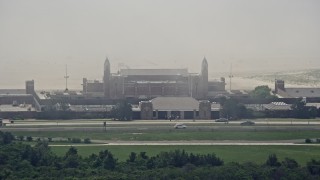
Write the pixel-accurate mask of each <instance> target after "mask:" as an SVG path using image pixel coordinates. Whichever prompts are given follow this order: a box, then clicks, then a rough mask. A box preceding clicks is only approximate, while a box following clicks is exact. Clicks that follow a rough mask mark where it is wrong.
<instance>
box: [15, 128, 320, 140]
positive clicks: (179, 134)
mask: <svg viewBox="0 0 320 180" xmlns="http://www.w3.org/2000/svg"><path fill="white" fill-rule="evenodd" d="M12 133H13V134H14V135H16V136H19V135H23V136H32V137H53V138H55V137H63V138H74V137H76V138H82V139H84V138H90V139H91V140H125V141H164V140H252V141H270V140H292V139H306V138H320V131H316V130H308V131H307V130H304V131H293V130H290V131H184V130H171V131H166V132H165V131H153V132H151V131H145V132H144V131H141V133H139V132H137V131H126V132H123V131H121V132H102V131H100V132H83V131H69V132H68V131H62V132H50V131H38V132H35V131H30V132H29V131H19V132H12Z"/></svg>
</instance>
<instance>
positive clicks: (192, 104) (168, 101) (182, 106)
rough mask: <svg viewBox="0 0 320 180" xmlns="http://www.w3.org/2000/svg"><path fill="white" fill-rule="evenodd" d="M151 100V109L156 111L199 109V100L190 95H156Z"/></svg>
mask: <svg viewBox="0 0 320 180" xmlns="http://www.w3.org/2000/svg"><path fill="white" fill-rule="evenodd" d="M151 102H152V105H153V109H154V110H158V111H193V110H199V101H197V100H196V99H194V98H191V97H157V98H155V99H152V100H151Z"/></svg>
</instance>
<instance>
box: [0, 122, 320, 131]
mask: <svg viewBox="0 0 320 180" xmlns="http://www.w3.org/2000/svg"><path fill="white" fill-rule="evenodd" d="M103 122H104V121H103V120H56V121H48V120H45V121H44V120H39V121H38V120H24V121H15V122H14V123H13V124H7V125H6V127H1V128H0V130H3V131H83V132H97V131H105V130H106V131H107V132H108V131H119V130H123V131H129V130H130V131H135V130H137V131H167V130H174V129H173V126H174V125H175V124H176V123H184V124H186V125H187V128H186V129H183V131H202V130H203V131H233V130H238V131H239V130H244V131H262V130H263V131H269V130H270V131H274V130H276V131H285V130H320V122H319V121H314V120H313V121H310V122H308V121H299V120H296V121H293V122H292V121H272V120H271V121H268V120H258V121H254V122H255V125H253V126H241V125H240V123H242V122H244V121H230V122H229V123H228V124H225V123H223V122H214V121H213V120H196V121H192V120H177V121H171V122H170V121H168V120H137V121H106V122H107V124H106V127H103Z"/></svg>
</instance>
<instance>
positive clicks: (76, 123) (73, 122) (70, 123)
mask: <svg viewBox="0 0 320 180" xmlns="http://www.w3.org/2000/svg"><path fill="white" fill-rule="evenodd" d="M103 122H104V121H103V120H92V121H90V120H56V121H55V120H52V121H43V120H39V121H35V120H33V121H16V122H15V123H13V124H7V126H8V127H20V126H102V125H103ZM106 122H107V125H148V124H149V125H159V124H160V125H161V124H162V125H164V124H171V125H174V124H175V123H185V124H199V125H201V124H203V125H205V124H212V125H223V124H225V123H223V122H214V121H213V120H196V121H192V120H177V121H168V120H153V121H152V120H140V121H139V120H137V121H106ZM242 122H244V121H243V120H241V121H230V122H229V124H230V125H240V123H242ZM254 122H255V124H256V125H320V121H305V120H304V121H300V120H294V121H273V120H270V121H268V120H258V121H254Z"/></svg>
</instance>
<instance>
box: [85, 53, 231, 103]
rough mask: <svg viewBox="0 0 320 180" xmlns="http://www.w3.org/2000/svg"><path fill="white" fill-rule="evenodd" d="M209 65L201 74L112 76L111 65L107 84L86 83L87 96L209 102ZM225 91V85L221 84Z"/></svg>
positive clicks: (174, 72)
mask: <svg viewBox="0 0 320 180" xmlns="http://www.w3.org/2000/svg"><path fill="white" fill-rule="evenodd" d="M208 79H209V78H208V62H207V60H206V58H204V59H203V60H202V65H201V72H200V73H189V72H188V69H120V70H119V71H118V72H117V73H111V69H110V61H109V59H108V58H107V59H106V60H105V63H104V76H103V81H90V80H87V79H86V78H84V79H83V93H84V94H86V95H88V96H90V95H93V94H96V95H97V94H99V93H100V94H103V96H104V97H105V98H107V99H124V98H133V99H152V98H156V97H193V98H196V99H207V97H208V91H209V87H210V85H211V86H212V84H214V83H215V82H209V80H208ZM216 85H218V86H220V87H219V89H221V90H224V86H225V83H224V82H223V83H217V84H216Z"/></svg>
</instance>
